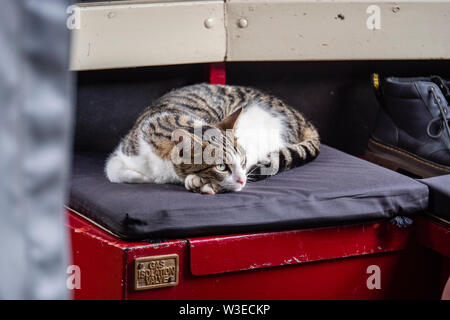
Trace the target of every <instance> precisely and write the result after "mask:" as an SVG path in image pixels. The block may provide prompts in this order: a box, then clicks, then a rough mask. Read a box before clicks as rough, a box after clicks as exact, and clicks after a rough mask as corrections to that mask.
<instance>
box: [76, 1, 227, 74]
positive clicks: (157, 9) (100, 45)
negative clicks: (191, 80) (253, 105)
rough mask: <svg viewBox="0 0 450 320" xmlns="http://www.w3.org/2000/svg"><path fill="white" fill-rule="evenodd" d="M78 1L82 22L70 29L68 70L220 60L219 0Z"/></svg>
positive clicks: (221, 25) (221, 6)
mask: <svg viewBox="0 0 450 320" xmlns="http://www.w3.org/2000/svg"><path fill="white" fill-rule="evenodd" d="M79 7H80V22H81V28H80V29H78V30H73V33H72V54H71V69H72V70H90V69H109V68H125V67H141V66H151V65H169V64H182V63H199V62H215V61H223V60H224V57H225V51H226V35H225V27H224V3H223V1H178V2H177V1H167V2H155V1H135V2H133V1H130V2H118V3H114V2H113V3H111V2H109V3H88V4H82V5H79ZM208 19H209V20H208Z"/></svg>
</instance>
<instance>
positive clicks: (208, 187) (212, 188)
mask: <svg viewBox="0 0 450 320" xmlns="http://www.w3.org/2000/svg"><path fill="white" fill-rule="evenodd" d="M219 191H220V190H219V188H218V186H216V185H213V184H211V183H207V184H205V185H203V186H202V187H201V188H200V192H201V193H203V194H216V193H219Z"/></svg>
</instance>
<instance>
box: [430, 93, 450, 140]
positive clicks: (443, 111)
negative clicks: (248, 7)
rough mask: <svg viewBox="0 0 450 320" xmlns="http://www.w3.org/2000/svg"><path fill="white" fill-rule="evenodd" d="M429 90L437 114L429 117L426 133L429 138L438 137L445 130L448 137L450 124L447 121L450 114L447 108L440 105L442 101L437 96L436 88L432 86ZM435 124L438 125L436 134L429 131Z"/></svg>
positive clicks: (449, 118)
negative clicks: (437, 110) (436, 108)
mask: <svg viewBox="0 0 450 320" xmlns="http://www.w3.org/2000/svg"><path fill="white" fill-rule="evenodd" d="M447 89H448V88H447ZM429 92H430V94H431V96H432V97H433V100H434V103H436V105H437V106H438V108H439V115H438V116H437V117H434V118H433V119H431V121H430V122H429V123H428V126H427V134H428V136H429V137H430V138H439V137H441V136H442V133H443V132H444V130H445V131H447V134H448V136H449V137H450V126H449V124H448V122H449V121H450V114H449V111H448V108H447V107H445V106H443V105H442V101H441V99H440V98H439V97H438V96H437V94H436V89H435V88H434V87H430V88H429ZM437 124H438V125H439V131H438V132H437V133H436V134H433V133H432V132H431V128H432V127H434V126H436V125H437Z"/></svg>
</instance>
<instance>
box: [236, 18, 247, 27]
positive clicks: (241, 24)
mask: <svg viewBox="0 0 450 320" xmlns="http://www.w3.org/2000/svg"><path fill="white" fill-rule="evenodd" d="M237 24H238V27H239V28H247V26H248V21H247V19H244V18H240V19H239V20H238V23H237Z"/></svg>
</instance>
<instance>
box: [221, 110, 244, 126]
mask: <svg viewBox="0 0 450 320" xmlns="http://www.w3.org/2000/svg"><path fill="white" fill-rule="evenodd" d="M241 113H242V108H239V109H237V110H236V111H235V112H233V113H232V114H230V115H229V116H228V117H226V118H225V119H223V120H222V121H221V122H219V123H217V124H216V127H217V128H219V129H222V130H224V131H226V130H234V126H235V125H236V122H237V120H238V119H239V116H240V115H241Z"/></svg>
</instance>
